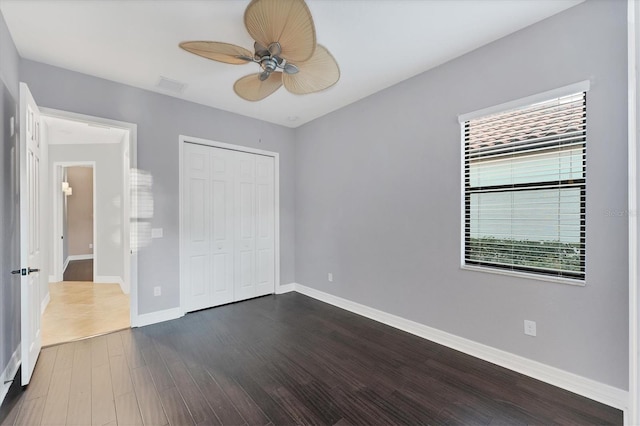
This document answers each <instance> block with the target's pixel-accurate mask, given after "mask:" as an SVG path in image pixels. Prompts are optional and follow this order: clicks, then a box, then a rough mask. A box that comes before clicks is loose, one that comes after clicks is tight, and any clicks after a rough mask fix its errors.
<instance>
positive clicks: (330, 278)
mask: <svg viewBox="0 0 640 426" xmlns="http://www.w3.org/2000/svg"><path fill="white" fill-rule="evenodd" d="M327 280H329V282H330V283H332V282H333V274H332V273H331V272H329V273H328V274H327Z"/></svg>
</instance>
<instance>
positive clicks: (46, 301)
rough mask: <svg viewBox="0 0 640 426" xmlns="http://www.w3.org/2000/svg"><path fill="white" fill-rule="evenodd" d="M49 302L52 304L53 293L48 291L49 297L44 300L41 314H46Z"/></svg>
mask: <svg viewBox="0 0 640 426" xmlns="http://www.w3.org/2000/svg"><path fill="white" fill-rule="evenodd" d="M49 302H51V293H50V292H48V291H47V295H46V296H45V297H44V299H42V303H41V304H40V314H44V310H45V309H47V306H48V305H49Z"/></svg>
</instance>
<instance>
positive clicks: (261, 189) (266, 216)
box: [255, 155, 276, 296]
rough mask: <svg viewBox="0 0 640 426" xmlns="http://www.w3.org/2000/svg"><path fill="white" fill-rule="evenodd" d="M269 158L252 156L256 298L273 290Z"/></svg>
mask: <svg viewBox="0 0 640 426" xmlns="http://www.w3.org/2000/svg"><path fill="white" fill-rule="evenodd" d="M274 163H275V162H274V159H273V157H266V156H263V155H257V156H256V238H255V244H256V272H255V280H256V296H263V295H265V294H270V293H273V290H274V288H275V273H276V271H275V266H276V256H275V211H274V210H275V199H274V197H275V179H274V177H275V170H274V169H275V164H274Z"/></svg>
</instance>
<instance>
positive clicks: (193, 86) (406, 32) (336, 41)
mask: <svg viewBox="0 0 640 426" xmlns="http://www.w3.org/2000/svg"><path fill="white" fill-rule="evenodd" d="M582 1H583V0H340V1H339V0H308V1H307V4H308V5H309V9H310V10H311V13H312V15H313V18H314V22H315V26H316V34H317V39H318V42H319V43H321V44H323V45H324V46H326V47H327V48H328V49H329V51H330V52H331V53H332V54H333V56H334V57H335V58H336V60H337V61H338V64H339V65H340V69H341V73H342V76H341V79H340V81H339V82H338V84H336V85H335V86H333V87H332V88H330V89H328V90H326V91H324V92H321V93H316V94H310V95H303V96H300V95H293V94H290V93H288V92H287V91H286V90H285V89H284V88H281V89H279V90H278V91H277V92H276V93H275V94H273V95H271V96H270V97H268V98H267V99H265V100H262V101H259V102H248V101H245V100H243V99H241V98H239V97H238V96H236V95H235V93H234V92H233V83H234V82H235V80H237V79H238V78H240V77H243V76H245V75H247V74H251V73H255V72H258V65H257V64H246V65H228V64H222V63H217V62H214V61H210V60H207V59H203V58H200V57H198V56H195V55H192V54H189V53H187V52H185V51H183V50H181V49H179V48H178V43H180V42H181V41H186V40H215V41H224V42H228V43H234V44H238V45H240V46H243V47H245V48H248V49H249V50H252V46H253V41H252V39H251V38H250V36H249V34H248V33H247V32H246V30H245V28H244V24H243V13H244V9H245V8H246V6H247V4H248V3H249V1H248V0H218V1H211V0H207V1H202V0H200V1H195V0H163V1H158V0H156V1H152V0H110V1H108V0H90V1H88V0H85V1H77V0H56V1H53V0H50V1H42V0H0V10H1V11H2V14H3V15H4V17H5V20H6V22H7V25H8V27H9V31H10V32H11V35H12V36H13V39H14V42H15V44H16V46H17V48H18V51H19V53H20V55H21V56H22V57H23V58H27V59H31V60H35V61H39V62H44V63H47V64H51V65H55V66H59V67H62V68H66V69H70V70H73V71H78V72H82V73H85V74H90V75H94V76H97V77H101V78H105V79H108V80H112V81H116V82H120V83H124V84H128V85H131V86H136V87H140V88H143V89H147V90H151V91H154V92H159V93H165V94H168V95H171V96H175V97H178V98H182V99H186V100H189V101H192V102H197V103H200V104H203V105H208V106H212V107H215V108H219V109H223V110H226V111H231V112H235V113H238V114H242V115H246V116H249V117H254V118H258V119H261V120H265V121H269V122H272V123H277V124H281V125H284V126H288V127H297V126H300V125H302V124H304V123H306V122H308V121H311V120H313V119H315V118H317V117H320V116H322V115H324V114H327V113H329V112H331V111H334V110H337V109H339V108H341V107H343V106H345V105H348V104H350V103H352V102H355V101H357V100H358V99H362V98H364V97H366V96H368V95H371V94H373V93H375V92H377V91H379V90H382V89H384V88H386V87H389V86H391V85H393V84H396V83H398V82H400V81H402V80H405V79H407V78H409V77H412V76H414V75H417V74H419V73H421V72H424V71H426V70H428V69H430V68H433V67H435V66H437V65H439V64H442V63H444V62H446V61H448V60H450V59H453V58H455V57H457V56H460V55H462V54H464V53H466V52H469V51H471V50H473V49H475V48H477V47H480V46H482V45H484V44H487V43H489V42H491V41H493V40H496V39H498V38H500V37H503V36H505V35H507V34H510V33H512V32H514V31H517V30H519V29H521V28H524V27H526V26H528V25H531V24H533V23H535V22H537V21H540V20H542V19H544V18H547V17H549V16H551V15H554V14H556V13H558V12H560V11H562V10H565V9H567V8H569V7H572V6H574V5H576V4H578V3H581V2H582ZM161 76H164V77H166V78H169V79H172V80H177V81H180V82H183V83H185V84H186V85H187V87H186V89H185V90H184V91H183V93H181V94H175V93H171V92H168V91H166V90H163V89H160V88H159V87H157V83H158V82H159V80H160V77H161Z"/></svg>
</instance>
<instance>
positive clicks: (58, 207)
mask: <svg viewBox="0 0 640 426" xmlns="http://www.w3.org/2000/svg"><path fill="white" fill-rule="evenodd" d="M52 166H53V179H52V181H53V182H52V185H53V186H52V188H51V191H52V192H51V193H52V194H54V197H53V200H52V201H53V209H52V210H53V230H52V231H53V247H52V249H53V271H51V272H52V274H50V275H53V278H54V282H59V281H63V278H64V265H63V264H64V262H65V260H66V259H63V252H64V250H63V248H62V245H63V242H62V239H61V238H58V236H60V235H62V234H63V231H64V223H63V220H64V214H63V212H62V209H63V208H64V202H63V201H64V198H63V197H64V194H63V193H62V190H61V189H60V188H61V183H62V179H63V176H62V175H61V174H60V170H61V169H64V168H67V167H76V166H83V167H91V176H92V179H93V181H92V183H91V185H92V186H93V200H92V203H93V220H92V222H93V223H92V226H93V282H94V283H95V282H96V275H97V273H96V272H97V270H98V241H97V238H96V236H97V235H98V216H99V214H98V210H97V204H96V175H97V173H96V162H95V161H56V162H54V163H52ZM55 194H57V195H55ZM49 282H51V279H49Z"/></svg>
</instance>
